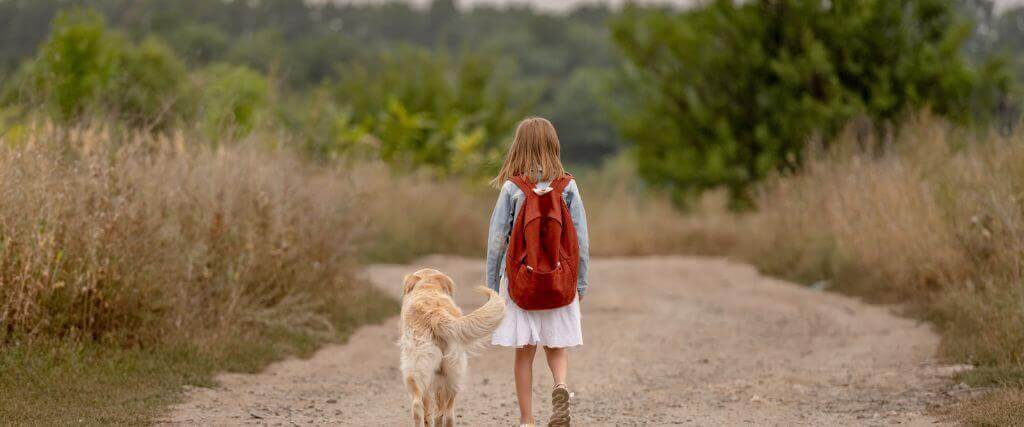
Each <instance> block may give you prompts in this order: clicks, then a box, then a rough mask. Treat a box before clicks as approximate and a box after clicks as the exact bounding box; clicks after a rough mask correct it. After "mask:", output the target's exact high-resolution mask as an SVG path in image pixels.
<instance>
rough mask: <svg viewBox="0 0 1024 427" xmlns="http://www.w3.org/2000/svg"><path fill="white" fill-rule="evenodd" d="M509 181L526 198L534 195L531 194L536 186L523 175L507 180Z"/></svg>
mask: <svg viewBox="0 0 1024 427" xmlns="http://www.w3.org/2000/svg"><path fill="white" fill-rule="evenodd" d="M509 181H512V183H514V184H515V185H517V186H519V189H520V190H523V193H526V195H527V196H529V195H531V194H533V195H536V193H534V192H533V189H534V188H535V187H536V184H531V183H530V182H529V181H528V180H527V179H526V176H525V175H516V176H513V177H512V178H510V179H509Z"/></svg>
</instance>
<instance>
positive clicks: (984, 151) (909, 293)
mask: <svg viewBox="0 0 1024 427" xmlns="http://www.w3.org/2000/svg"><path fill="white" fill-rule="evenodd" d="M855 134H856V133H855V132H853V131H852V130H851V131H850V132H848V133H847V134H846V135H844V136H843V137H841V138H840V139H839V140H838V141H837V142H836V143H835V145H834V146H833V149H832V150H829V151H828V152H820V151H819V152H812V153H810V156H809V160H808V162H807V165H806V168H805V170H804V171H803V172H802V173H801V174H799V175H796V176H786V177H776V178H774V179H771V180H769V181H768V182H766V183H764V184H763V185H761V186H760V187H759V192H758V194H757V196H756V198H757V205H758V211H757V212H755V213H751V214H748V215H745V216H743V217H742V218H738V219H737V220H736V222H735V226H734V227H735V228H734V229H735V230H736V231H737V232H738V233H739V234H740V235H741V236H743V238H742V239H739V240H736V242H737V243H738V244H737V246H736V247H734V248H732V249H731V250H730V252H732V253H733V254H737V255H738V256H740V257H742V258H744V259H746V260H748V261H750V262H753V263H754V264H756V265H758V266H760V267H761V268H762V269H763V270H765V271H767V272H769V273H771V274H775V275H780V276H784V277H788V278H791V279H794V280H798V281H802V282H804V283H810V282H812V281H817V280H828V281H829V283H830V285H831V286H832V287H833V288H835V289H837V290H840V291H842V292H847V293H852V294H855V295H861V296H865V297H867V298H869V299H871V300H874V301H881V302H897V303H903V304H905V305H906V306H907V307H908V308H909V309H910V312H911V313H913V314H917V315H919V316H923V317H925V318H927V319H929V320H932V321H934V322H935V323H936V325H937V326H938V329H939V330H940V331H941V332H942V334H943V338H944V339H943V343H942V348H941V351H942V353H943V354H944V355H945V356H947V357H949V358H950V359H952V360H956V361H960V362H964V363H971V364H975V365H978V366H979V367H980V368H979V369H984V370H985V372H986V375H984V376H977V378H976V381H972V383H974V384H977V385H987V384H996V385H1003V386H1006V387H1010V390H1013V389H1014V387H1020V384H1019V383H1014V382H1013V381H1008V379H1009V378H1011V377H1014V376H1015V375H1019V372H1021V369H1022V368H1024V270H1022V266H1024V264H1022V260H1021V255H1022V254H1024V204H1022V203H1024V199H1022V195H1024V145H1021V144H1020V143H1019V141H1020V138H1021V135H1014V136H1012V137H1005V138H1004V137H998V136H986V137H978V136H972V135H969V134H967V133H964V132H962V131H958V130H956V129H954V128H951V127H949V126H947V125H946V124H943V123H941V122H938V121H936V120H932V119H928V118H923V119H920V120H917V121H915V122H913V123H911V124H909V125H908V126H906V127H905V128H904V129H903V130H902V131H901V133H900V136H899V138H898V140H897V141H896V142H895V143H894V144H888V145H887V144H884V143H881V142H879V141H876V140H874V139H870V138H869V139H867V140H864V139H862V138H856V137H855ZM866 147H867V148H866ZM713 228H717V227H713ZM717 250H718V249H717V248H712V251H717ZM982 378H983V379H982ZM1020 396H1021V395H1020V393H1019V391H1005V392H1000V393H999V394H996V395H994V397H993V399H992V400H990V401H985V402H986V403H984V404H981V403H978V404H972V405H968V407H971V408H982V409H978V410H979V411H988V410H990V409H992V408H994V407H999V408H1002V409H1000V411H1003V412H1002V413H1003V414H1005V415H1001V416H1002V417H1004V418H1000V419H1010V418H1005V417H1013V416H1017V417H1020V416H1022V415H1021V414H1024V401H1022V400H1021V399H1020ZM968 412H970V411H968ZM968 412H965V413H968ZM975 414H981V412H976V413H975ZM978 416H980V415H978ZM972 417H973V416H969V417H966V418H964V419H965V420H968V421H971V420H974V419H975V418H972ZM979 419H980V418H979ZM1018 419H1019V418H1018ZM971 422H974V421H971Z"/></svg>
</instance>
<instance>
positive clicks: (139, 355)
mask: <svg viewBox="0 0 1024 427" xmlns="http://www.w3.org/2000/svg"><path fill="white" fill-rule="evenodd" d="M362 198H363V194H362V193H361V190H360V189H359V186H357V185H354V182H353V176H352V174H351V173H349V172H347V171H343V170H340V169H334V168H330V167H325V166H317V165H314V164H313V163H311V162H308V161H304V160H302V159H301V158H299V157H297V156H294V155H292V154H291V153H289V152H287V151H284V150H270V149H266V148H263V147H254V146H244V145H242V144H240V143H239V144H223V145H221V146H220V148H217V149H212V148H209V147H204V146H195V145H191V144H188V142H187V141H185V140H184V138H182V137H153V136H148V135H133V134H123V133H118V132H114V131H110V130H107V129H104V128H100V127H87V128H79V129H63V128H52V127H48V126H46V125H40V126H29V127H26V128H19V130H17V131H11V132H7V133H5V134H3V135H0V200H2V203H0V349H2V351H3V352H4V357H2V358H0V368H2V370H3V371H4V372H5V373H4V376H3V377H4V378H3V380H2V381H0V395H3V396H4V399H3V400H4V402H3V404H0V418H3V419H13V420H18V419H20V420H23V421H32V420H35V421H37V422H38V421H39V420H49V421H50V422H61V421H60V420H62V419H63V418H60V417H61V416H63V415H62V414H59V413H58V414H54V415H53V416H54V418H46V417H45V416H43V415H40V414H43V413H46V412H47V411H50V412H53V411H52V409H47V408H50V406H48V404H47V399H58V398H62V397H67V398H68V399H69V402H71V403H68V404H67V405H66V406H65V409H66V410H67V411H68V412H71V413H72V414H73V413H75V411H76V410H79V411H82V413H83V414H94V415H96V416H97V417H101V416H105V415H104V414H107V415H109V411H112V410H114V409H113V408H114V407H115V406H119V404H118V402H109V401H105V400H103V399H100V401H101V402H100V403H103V402H106V404H107V405H114V406H109V407H104V408H106V409H104V410H100V409H97V408H96V407H94V406H95V405H86V404H81V405H79V406H77V407H76V406H75V403H74V402H77V403H82V402H81V399H82V398H85V397H82V398H79V399H78V400H76V399H74V398H71V396H75V395H77V394H76V393H75V392H74V388H75V387H76V386H74V385H75V384H79V385H81V384H80V382H81V381H79V380H81V379H82V378H90V375H93V374H95V373H94V372H93V371H90V370H85V371H76V370H75V369H77V368H75V369H72V368H74V367H75V366H78V367H79V368H83V365H84V366H86V367H87V366H96V368H95V369H100V367H102V366H106V364H105V362H104V361H103V360H104V359H117V358H127V359H130V360H135V361H136V362H137V363H134V362H133V363H125V364H124V367H125V370H124V371H123V372H122V374H123V375H125V376H126V378H132V379H134V380H137V381H134V380H133V381H129V383H136V382H138V383H139V384H146V383H147V382H146V381H149V380H151V378H153V376H154V375H157V376H158V377H157V378H159V381H157V382H158V384H160V385H161V387H163V388H161V390H163V392H161V393H162V394H159V396H160V398H159V399H156V400H158V401H166V398H165V396H167V395H174V394H176V393H177V391H178V390H180V387H179V386H180V384H182V381H186V382H188V381H192V380H189V378H196V377H197V374H196V373H195V372H196V371H197V370H199V371H200V372H205V373H206V374H203V375H198V377H199V378H208V375H209V374H210V373H212V372H213V371H214V370H215V369H225V368H227V369H242V370H252V369H256V368H259V367H260V366H262V365H263V364H264V363H266V361H268V360H271V359H274V358H277V357H281V356H282V355H284V354H290V353H294V352H296V351H309V350H311V349H312V348H315V346H316V344H317V343H319V342H323V341H325V340H331V339H335V338H337V337H339V336H342V332H347V331H348V330H350V329H351V328H352V327H353V326H354V325H356V324H358V323H361V322H364V321H367V320H372V319H376V318H380V317H381V316H382V315H386V314H388V313H391V312H392V310H393V308H392V303H391V302H389V300H388V299H386V298H384V297H383V296H380V295H379V294H376V293H375V292H373V291H371V290H370V289H369V288H368V287H367V286H366V285H365V284H363V283H361V282H359V281H358V280H357V278H356V269H357V267H358V256H359V254H358V253H357V250H358V245H357V241H358V240H359V239H365V238H366V235H365V232H364V231H362V230H365V229H366V224H367V222H368V217H367V216H366V215H365V213H364V212H363V210H362V209H360V206H359V204H358V201H359V200H361V199H362ZM83 345H84V346H85V347H81V346H83ZM90 346H91V347H90ZM94 347H95V348H94ZM116 349H123V350H124V351H126V352H127V353H124V352H122V353H117V351H115V350H116ZM111 351H114V353H111ZM18 354H22V355H24V357H32V358H35V359H37V360H38V361H39V362H38V363H37V362H33V363H26V361H25V360H23V359H21V358H17V357H15V356H16V355H18ZM168 354H181V355H184V356H181V357H177V358H171V357H168V356H167V355H168ZM90 355H92V356H90ZM96 355H105V356H96ZM127 355H131V357H128V356H127ZM83 358H85V359H88V360H89V361H83V360H85V359H83ZM51 359H52V360H53V362H52V363H47V362H45V361H46V360H51ZM155 359H159V360H164V359H166V360H173V361H175V364H176V365H175V366H179V367H180V369H179V370H177V371H174V370H171V371H169V372H165V374H158V373H159V372H164V371H168V370H152V369H148V368H146V369H142V368H139V369H137V370H133V368H132V367H133V366H135V367H144V366H152V365H154V364H155V362H152V360H155ZM178 362H181V363H178ZM83 369H84V368H83ZM62 372H64V374H62ZM68 372H72V374H68ZM104 372H105V371H104ZM159 375H163V376H159ZM204 375H206V376H204ZM96 376H99V374H96ZM14 378H32V379H33V380H32V381H31V382H21V383H14V382H11V381H13V380H12V379H14ZM151 382H152V381H151ZM105 383H107V382H101V384H105ZM115 389H116V390H115ZM125 389H127V390H130V389H131V388H130V387H128V388H125V387H113V386H111V387H110V390H108V391H109V392H110V393H111V394H116V393H117V392H119V391H120V390H125ZM42 390H50V391H48V392H46V393H45V394H44V393H42ZM59 390H64V392H65V393H66V395H60V394H59ZM102 390H103V388H102V387H99V386H98V388H97V389H96V390H94V393H104V391H102ZM168 393H169V394H168ZM79 394H80V393H79ZM19 396H20V397H19ZM47 396H48V397H47ZM93 396H96V395H93ZM129 400H130V401H131V402H135V403H138V404H139V405H141V406H139V407H140V408H148V407H149V406H147V405H146V404H145V403H146V402H137V401H135V400H131V399H130V397H129ZM128 406H129V407H131V406H132V405H128ZM118 410H119V409H118ZM9 411H14V413H11V412H9ZM105 411H107V412H105ZM140 411H143V412H145V413H147V414H152V412H146V410H143V409H140ZM69 416H73V415H69ZM25 417H27V418H25ZM33 417H40V418H33ZM84 419H86V420H87V421H88V420H91V421H92V422H101V421H102V422H106V421H110V419H107V418H89V417H88V416H85V418H84ZM145 419H146V416H142V417H141V418H136V417H135V414H134V413H133V414H129V415H127V416H126V418H118V420H121V421H123V422H139V421H141V420H145ZM103 420H106V421H103Z"/></svg>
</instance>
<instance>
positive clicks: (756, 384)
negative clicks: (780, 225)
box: [167, 256, 950, 426]
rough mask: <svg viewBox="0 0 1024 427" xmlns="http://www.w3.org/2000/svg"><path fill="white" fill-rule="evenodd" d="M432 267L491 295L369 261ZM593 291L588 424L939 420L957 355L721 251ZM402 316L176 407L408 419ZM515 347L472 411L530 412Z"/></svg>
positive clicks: (457, 270)
mask: <svg viewBox="0 0 1024 427" xmlns="http://www.w3.org/2000/svg"><path fill="white" fill-rule="evenodd" d="M420 267H433V268H437V269H439V270H442V271H445V272H447V273H449V274H450V275H451V276H452V277H453V278H454V279H455V281H456V284H457V287H458V291H457V292H456V300H457V301H458V302H459V304H460V305H461V306H462V308H463V310H464V311H465V312H469V311H471V310H472V309H474V308H476V307H477V306H479V305H480V304H481V303H482V297H481V296H480V295H477V294H474V293H472V292H471V291H470V288H472V287H473V286H475V285H479V284H482V283H484V267H483V263H482V262H480V261H479V260H475V259H472V260H471V259H464V258H457V257H442V256H435V257H428V258H425V259H422V260H419V261H417V262H415V263H413V264H412V265H403V266H398V265H379V266H374V267H371V268H369V269H368V270H367V275H368V276H369V278H370V279H371V280H373V281H374V283H375V284H377V285H378V286H381V287H383V288H385V289H388V290H389V291H390V292H393V293H394V294H395V295H397V294H398V293H399V290H400V283H401V277H402V276H403V275H404V274H406V273H408V272H411V271H414V270H416V269H417V268H420ZM590 277H591V280H590V283H591V288H590V289H591V290H590V292H589V293H588V295H587V297H586V298H585V299H584V301H583V329H584V346H583V347H581V348H578V349H574V350H573V351H572V352H571V353H570V378H569V379H570V386H571V387H572V389H573V390H574V391H575V392H576V397H575V408H574V415H573V421H574V423H575V424H576V425H584V426H591V425H645V424H646V425H672V424H683V425H892V424H903V425H907V424H909V425H933V424H934V423H936V420H935V419H934V418H932V417H930V416H929V415H927V413H928V412H929V409H930V408H932V407H933V406H934V405H937V404H940V403H941V402H942V401H943V393H944V390H945V389H946V388H947V387H948V385H949V381H950V380H949V378H948V372H949V371H950V369H948V368H945V367H942V366H939V365H938V364H937V362H936V361H935V360H934V355H935V349H936V346H937V344H938V338H937V337H936V335H935V334H934V333H932V332H931V331H930V330H929V328H928V327H927V326H926V325H923V324H919V323H917V322H915V321H913V320H908V319H904V318H900V317H897V316H895V315H893V314H891V313H890V311H889V310H887V309H885V308H882V307H877V306H871V305H867V304H864V303H861V302H858V301H856V300H854V299H850V298H847V297H843V296H840V295H835V294H830V293H824V292H817V291H814V290H811V289H808V288H805V287H801V286H796V285H793V284H789V283H785V282H782V281H778V280H774V279H770V278H766V277H763V276H760V275H759V274H758V273H757V272H756V270H755V269H754V268H752V267H750V266H747V265H743V264H738V263H733V262H729V261H725V260H721V259H712V258H693V257H651V258H631V259H600V260H595V261H593V262H592V266H591V275H590ZM397 338H398V329H397V322H396V319H394V318H392V319H390V320H389V321H387V322H385V323H384V324H382V325H376V326H368V327H364V328H362V329H360V330H359V331H358V332H357V333H356V334H355V335H353V336H352V338H351V339H350V341H349V342H348V343H347V344H345V345H334V346H329V347H326V348H324V349H322V350H320V351H319V352H317V353H316V354H315V355H314V356H313V357H312V358H310V359H306V360H298V359H291V360H286V361H283V362H280V363H277V364H274V365H272V366H270V367H269V368H268V369H267V370H266V371H265V372H263V373H261V374H257V375H241V374H225V375H221V376H220V377H219V378H218V379H219V380H220V383H221V386H220V387H217V388H214V389H192V390H190V391H189V392H188V398H187V401H186V402H185V403H183V404H181V405H179V406H177V407H175V408H173V411H172V412H171V413H170V414H169V415H168V417H167V421H168V422H170V423H180V424H196V423H199V424H216V425H232V424H269V425H308V424H343V425H366V426H370V425H386V426H398V425H406V424H407V423H408V422H407V420H408V418H409V416H408V402H407V396H406V394H405V391H404V389H403V387H402V382H401V380H400V378H399V372H398V347H397V346H396V344H395V343H396V341H397ZM511 361H512V352H511V350H509V349H504V348H488V349H486V350H485V351H484V352H483V353H482V354H480V355H479V356H477V357H476V358H474V359H472V360H471V361H470V370H471V374H470V376H469V380H468V382H467V384H466V387H465V392H464V393H463V394H462V395H460V396H459V399H458V402H457V413H458V416H459V421H460V423H461V424H462V425H471V426H482V425H513V424H514V423H515V422H516V421H517V419H518V410H517V409H516V404H515V397H514V392H513V388H512V375H511V367H512V365H511ZM546 369H547V368H546V365H544V363H543V357H538V359H537V363H536V365H535V374H536V376H537V378H538V380H537V381H536V394H535V407H537V408H538V410H537V414H536V415H537V416H538V420H540V421H543V420H545V419H546V416H547V414H548V411H549V408H548V405H547V400H546V399H547V395H548V390H550V387H551V381H550V376H549V375H548V373H547V370H546Z"/></svg>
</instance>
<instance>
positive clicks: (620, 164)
mask: <svg viewBox="0 0 1024 427" xmlns="http://www.w3.org/2000/svg"><path fill="white" fill-rule="evenodd" d="M353 170H354V171H355V172H354V174H355V176H356V178H355V179H356V181H357V182H358V185H359V186H360V187H361V188H364V189H366V190H367V192H368V193H369V194H372V195H373V196H372V197H369V198H367V199H366V201H365V203H364V206H365V208H366V210H367V212H368V214H369V215H370V217H371V218H372V220H371V221H370V229H371V234H372V235H373V236H374V238H373V239H371V240H370V241H369V242H367V243H368V247H367V248H366V252H367V253H368V254H369V255H370V257H371V259H373V260H376V261H384V262H398V261H406V260H409V259H411V258H414V257H416V256H421V255H426V254H434V253H449V254H459V255H465V256H476V257H479V258H480V259H483V256H484V253H485V251H486V249H487V229H488V223H489V221H490V215H491V212H492V210H493V208H494V204H495V202H496V200H497V197H498V190H496V189H493V188H490V187H489V186H487V185H486V184H485V183H484V182H482V181H470V182H467V181H463V180H456V179H449V180H438V179H434V178H432V177H430V176H429V175H425V174H418V173H413V174H403V173H397V174H396V173H393V172H391V171H390V170H389V169H388V168H385V167H383V166H381V165H379V164H378V165H375V164H369V165H362V166H356V167H354V168H353ZM578 172H579V173H578V174H577V185H578V186H579V188H580V193H581V195H582V197H583V203H584V206H585V208H586V211H587V219H588V222H589V224H588V225H589V230H590V240H591V254H592V255H594V256H627V255H651V254H665V253H686V252H694V251H697V250H698V249H701V250H704V249H706V248H712V247H714V248H724V247H732V246H733V245H732V240H733V239H734V238H735V235H733V234H732V233H724V232H719V231H717V230H713V229H709V227H708V224H709V223H715V224H718V223H720V222H721V221H722V220H728V219H727V218H723V217H720V216H717V213H718V212H719V211H720V210H721V208H720V206H721V205H724V202H725V200H724V198H720V197H709V198H706V199H705V201H706V202H707V203H705V204H704V205H702V206H701V207H700V208H699V209H697V210H696V211H695V214H696V215H684V214H683V213H682V212H681V211H679V210H678V209H677V208H676V207H675V206H674V205H673V204H672V203H671V201H670V200H669V199H668V197H666V196H665V195H663V194H660V193H658V192H656V191H654V190H652V189H650V188H648V187H647V186H646V185H645V184H644V183H643V182H642V181H640V179H639V178H637V177H636V174H635V173H634V171H633V169H632V166H631V162H630V159H629V158H626V157H620V158H616V159H613V160H612V161H610V162H608V163H607V164H605V165H603V166H602V167H600V168H594V169H583V170H580V171H578ZM723 228H724V227H723ZM721 250H724V249H721Z"/></svg>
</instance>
